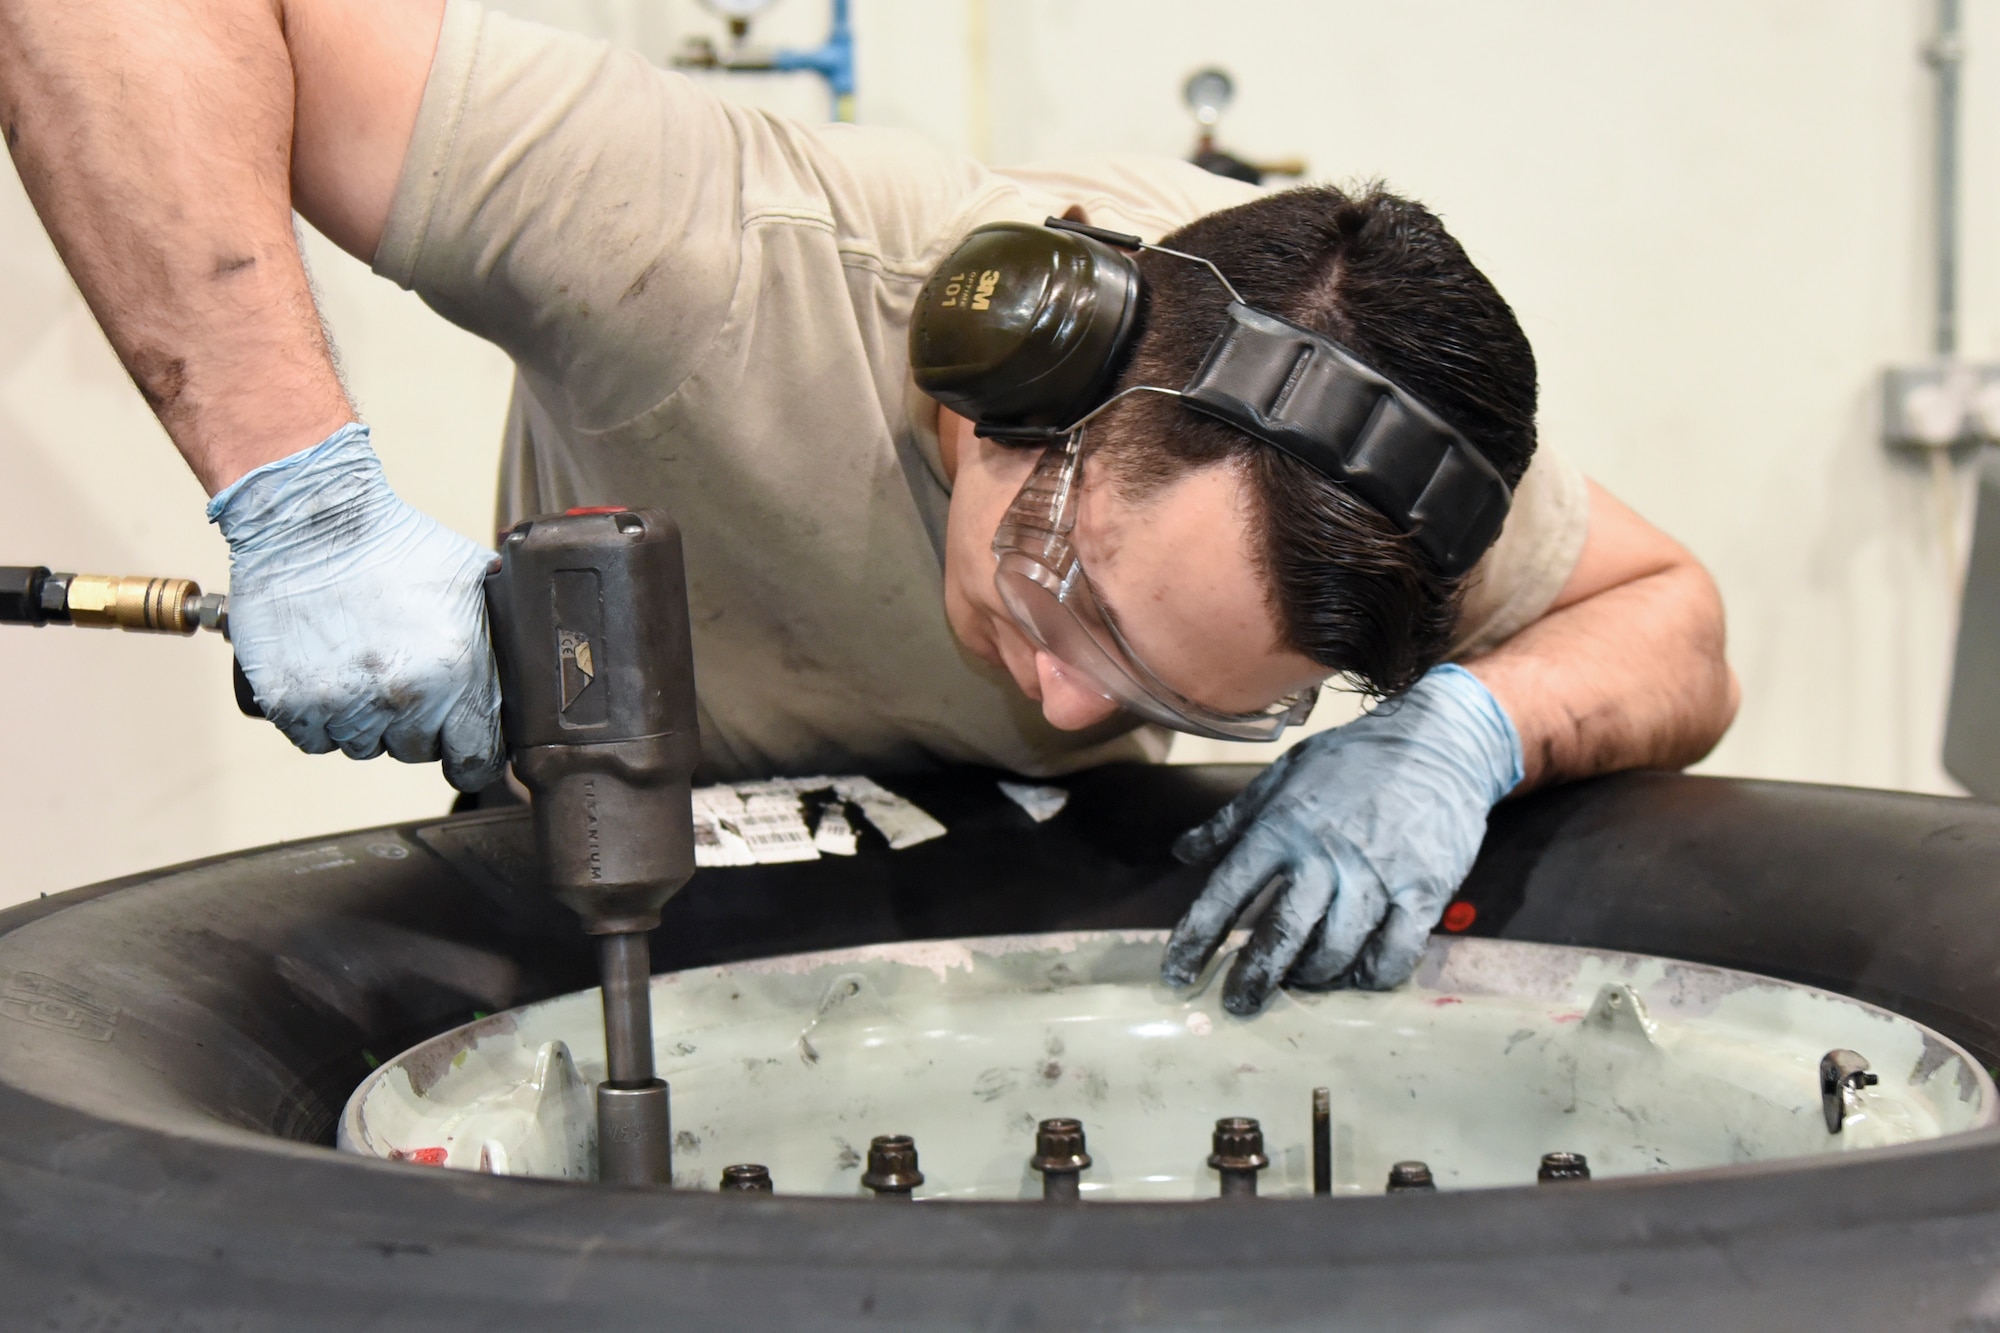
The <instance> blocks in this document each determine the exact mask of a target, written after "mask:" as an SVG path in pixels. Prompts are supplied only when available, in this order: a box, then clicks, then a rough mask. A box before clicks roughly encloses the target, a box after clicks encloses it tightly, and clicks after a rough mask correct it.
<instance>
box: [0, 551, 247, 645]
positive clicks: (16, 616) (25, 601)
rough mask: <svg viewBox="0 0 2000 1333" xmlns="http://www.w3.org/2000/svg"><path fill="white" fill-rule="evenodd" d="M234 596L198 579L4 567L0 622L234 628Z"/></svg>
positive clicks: (162, 630) (166, 630)
mask: <svg viewBox="0 0 2000 1333" xmlns="http://www.w3.org/2000/svg"><path fill="white" fill-rule="evenodd" d="M228 607H229V599H228V598H227V597H224V596H223V595H221V594H220V593H203V592H202V590H201V585H200V584H198V583H196V582H195V581H194V580H193V579H171V578H145V577H142V576H137V575H122V574H68V573H62V572H59V571H57V572H52V571H51V570H49V568H48V567H47V566H45V565H9V566H4V567H0V622H7V623H12V624H19V625H47V624H57V625H83V626H86V627H91V628H97V629H126V630H136V631H139V632H140V633H146V634H192V633H194V632H195V631H196V630H198V629H211V630H215V631H217V632H219V633H222V634H224V635H227V634H228V632H229V628H228V625H229V610H228Z"/></svg>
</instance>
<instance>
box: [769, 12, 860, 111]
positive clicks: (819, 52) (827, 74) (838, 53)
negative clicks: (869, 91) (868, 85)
mask: <svg viewBox="0 0 2000 1333" xmlns="http://www.w3.org/2000/svg"><path fill="white" fill-rule="evenodd" d="M847 8H848V0H833V27H832V29H831V30H830V31H829V32H828V33H827V35H826V41H825V43H824V44H822V45H820V46H814V47H804V48H799V49H796V50H790V51H774V52H772V54H771V68H772V69H779V70H788V71H804V72H806V73H809V74H817V75H819V76H820V77H821V78H823V79H825V80H826V84H827V87H828V88H829V89H830V90H832V93H833V118H834V119H835V120H842V121H852V120H853V119H854V28H853V25H852V24H851V23H850V22H849V16H848V12H847Z"/></svg>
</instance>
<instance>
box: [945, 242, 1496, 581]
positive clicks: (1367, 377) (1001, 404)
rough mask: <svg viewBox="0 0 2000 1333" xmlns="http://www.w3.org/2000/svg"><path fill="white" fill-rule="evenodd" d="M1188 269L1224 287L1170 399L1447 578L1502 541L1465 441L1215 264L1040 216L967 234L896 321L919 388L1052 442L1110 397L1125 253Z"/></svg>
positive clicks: (1126, 329) (985, 424)
mask: <svg viewBox="0 0 2000 1333" xmlns="http://www.w3.org/2000/svg"><path fill="white" fill-rule="evenodd" d="M1140 250H1157V251H1159V252H1160V253H1162V254H1167V255H1172V256H1174V257H1176V258H1179V259H1184V260H1188V261H1189V262H1192V263H1197V264H1201V265H1203V266H1204V267H1206V268H1207V269H1208V270H1209V272H1211V273H1213V274H1214V275H1215V278H1216V280H1217V281H1218V282H1219V283H1220V284H1221V285H1222V286H1223V288H1224V289H1225V290H1226V291H1227V292H1228V293H1229V297H1230V301H1229V306H1228V309H1227V312H1226V314H1225V316H1224V323H1223V326H1222V328H1221V329H1219V330H1218V331H1217V333H1216V337H1215V342H1214V343H1213V344H1212V345H1211V346H1210V347H1209V350H1208V355H1207V356H1206V357H1205V358H1203V360H1202V363H1201V366H1200V368H1199V369H1197V370H1196V371H1195V374H1194V378H1193V379H1191V380H1189V381H1188V383H1187V384H1186V385H1185V386H1184V387H1182V388H1180V389H1171V388H1167V387H1165V386H1155V385H1143V386H1134V388H1132V389H1128V390H1127V391H1126V392H1155V393H1167V394H1172V395H1174V396H1176V397H1178V398H1180V400H1181V401H1182V402H1184V403H1185V404H1187V406H1189V407H1191V408H1193V409H1194V410H1196V411H1198V412H1203V413H1206V414H1208V415H1209V416H1213V417H1216V418H1218V419H1220V420H1223V421H1226V422H1228V423H1229V424H1230V425H1232V426H1235V427H1236V428H1237V429H1239V430H1241V431H1243V432H1245V433H1246V434H1248V435H1250V436H1252V437H1254V438H1256V439H1259V440H1262V441H1263V442H1264V443H1266V444H1269V445H1271V446H1272V447H1273V448H1276V449H1281V450H1283V451H1284V452H1285V453H1287V454H1290V455H1291V456H1292V457H1294V458H1296V459H1298V460H1299V461H1300V462H1302V463H1304V464H1306V465H1307V466H1308V467H1310V468H1313V469H1314V470H1315V471H1318V472H1319V473H1321V474H1323V475H1324V476H1326V477H1328V478H1330V479H1332V480H1333V481H1336V482H1340V483H1341V484H1343V485H1345V486H1348V487H1349V488H1351V489H1352V490H1353V491H1354V493H1355V494H1357V495H1359V496H1360V497H1361V498H1362V499H1363V500H1365V501H1367V502H1368V503H1369V504H1370V505H1372V506H1374V507H1375V508H1376V509H1378V510H1380V511H1381V512H1382V513H1383V514H1385V515H1387V516H1388V518H1389V519H1390V521H1392V522H1394V523H1395V524H1396V525H1397V526H1398V527H1400V528H1401V529H1403V530H1404V531H1405V532H1408V533H1409V534H1410V535H1411V538H1412V539H1413V540H1414V541H1415V543H1416V544H1417V546H1418V548H1419V549H1420V550H1422V551H1423V552H1424V553H1425V555H1426V556H1428V557H1429V558H1430V560H1431V561H1432V562H1433V563H1434V564H1435V565H1436V566H1437V568H1438V570H1439V571H1440V572H1441V573H1444V574H1446V575H1458V574H1463V573H1465V572H1466V571H1467V570H1469V569H1471V568H1472V567H1473V565H1475V564H1476V563H1478V561H1479V557H1480V556H1481V555H1483V554H1485V552H1486V549H1487V548H1488V547H1489V546H1491V545H1492V544H1493V540H1494V538H1496V537H1498V536H1499V535H1500V527H1501V524H1502V523H1504V522H1505V521H1506V518H1507V509H1508V506H1509V505H1510V504H1512V502H1513V495H1512V492H1511V491H1510V490H1509V489H1508V487H1507V483H1506V482H1505V481H1504V480H1502V478H1501V476H1500V474H1499V472H1497V471H1496V470H1495V469H1494V467H1493V465H1492V464H1491V463H1490V462H1488V461H1487V459H1486V457H1485V455H1484V454H1482V453H1480V452H1479V450H1478V449H1477V448H1475V447H1474V446H1473V445H1472V443H1471V442H1470V441H1469V440H1467V439H1466V438H1465V437H1464V436H1463V435H1461V434H1459V433H1458V431H1456V430H1454V429H1453V428H1452V427H1451V426H1450V425H1448V424H1446V422H1445V421H1444V420H1443V419H1442V418H1440V417H1439V416H1438V415H1437V413H1436V412H1433V411H1432V410H1431V409H1430V408H1429V407H1427V406H1425V405H1424V404H1423V403H1422V402H1421V401H1420V400H1418V399H1417V398H1416V397H1415V396H1413V395H1411V394H1409V393H1407V392H1405V391H1404V390H1403V389H1402V388H1401V387H1400V386H1398V385H1397V384H1396V383H1395V382H1394V381H1392V380H1390V379H1389V378H1388V377H1387V376H1386V375H1383V374H1381V373H1380V372H1379V371H1376V370H1374V369H1372V368H1371V367H1369V366H1368V365H1366V364H1365V363H1363V362H1362V361H1361V359H1360V358H1359V357H1357V356H1355V355H1354V354H1353V353H1352V352H1350V351H1348V350H1347V349H1346V348H1344V347H1342V346H1341V345H1340V344H1338V343H1336V342H1334V341H1333V340H1332V339H1331V338H1328V337H1327V336H1326V335H1325V334H1321V333H1315V332H1314V331H1312V330H1311V329H1306V328H1301V327H1300V326H1299V325H1297V324H1293V323H1291V322H1290V321H1289V320H1285V319H1281V318H1279V317H1278V316H1276V315H1273V314H1269V313H1268V312H1265V311H1262V310H1258V309H1256V308H1254V307H1252V306H1250V305H1248V304H1247V303H1246V302H1244V300H1243V299H1242V297H1241V296H1239V295H1238V294H1237V291H1236V289H1235V287H1234V286H1233V285H1231V283H1230V282H1229V280H1228V278H1226V277H1224V276H1223V274H1222V273H1221V271H1220V270H1218V269H1217V268H1216V267H1215V265H1213V264H1211V263H1209V262H1208V261H1207V260H1205V259H1202V258H1201V257H1199V256H1197V255H1187V254H1182V253H1181V252H1179V251H1177V250H1168V249H1165V248H1164V247H1161V246H1153V245H1147V244H1146V243H1145V242H1143V241H1141V240H1140V239H1139V238H1138V237H1137V236H1128V235H1125V234H1123V233H1121V232H1114V231H1106V230H1105V229H1103V228H1101V227H1091V226H1088V225H1086V224H1084V223H1081V222H1070V221H1067V220H1064V219H1061V218H1050V219H1049V220H1048V222H1047V224H1046V225H1045V226H1041V227H1034V226H1028V225H1026V224H1023V223H1018V222H999V223H993V224H991V225H988V226H984V227H981V228H979V229H978V230H976V231H974V232H973V233H972V234H971V235H969V236H967V237H966V238H965V240H964V241H963V242H961V243H960V245H959V247H958V249H956V250H955V251H953V252H952V254H951V257H950V258H948V259H946V260H945V262H944V263H943V264H942V265H940V266H939V267H938V269H937V271H936V272H934V273H933V274H931V277H930V279H929V281H927V282H926V283H925V284H924V287H923V290H922V291H921V292H920V293H918V295H917V304H916V309H915V312H914V314H913V316H912V318H911V321H910V368H911V370H912V371H913V372H914V374H915V377H916V382H917V387H918V388H920V389H922V390H923V391H924V392H925V393H927V394H929V395H930V396H931V397H932V398H935V399H936V400H937V401H938V402H940V403H942V404H943V405H944V406H946V407H949V408H950V409H952V410H953V411H954V412H957V413H959V414H960V415H961V416H964V417H966V418H968V419H969V420H971V421H972V422H973V423H974V425H975V426H976V428H977V430H978V433H979V434H980V435H983V436H987V437H988V438H992V439H999V440H1009V441H1018V442H1021V443H1048V442H1051V441H1054V440H1058V439H1061V438H1062V437H1063V436H1065V435H1067V434H1068V433H1070V432H1071V431H1073V430H1075V429H1076V428H1077V426H1079V425H1080V424H1082V422H1083V421H1084V419H1085V418H1087V417H1089V416H1090V415H1091V414H1092V413H1094V412H1095V411H1096V410H1098V409H1099V408H1100V407H1103V406H1104V405H1105V404H1106V403H1108V402H1109V401H1110V394H1111V388H1112V385H1113V384H1114V383H1115V382H1116V380H1117V377H1118V374H1119V372H1120V371H1121V370H1122V369H1123V368H1124V365H1125V362H1126V358H1127V357H1128V356H1129V355H1130V353H1131V350H1132V343H1133V340H1134V336H1135V332H1136V329H1137V326H1138V317H1139V309H1140V305H1141V303H1142V300H1143V296H1144V286H1143V283H1142V281H1141V278H1140V274H1139V265H1138V263H1137V262H1136V261H1135V260H1134V258H1133V254H1134V253H1135V252H1137V251H1140Z"/></svg>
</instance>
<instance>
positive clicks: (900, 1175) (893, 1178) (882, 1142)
mask: <svg viewBox="0 0 2000 1333" xmlns="http://www.w3.org/2000/svg"><path fill="white" fill-rule="evenodd" d="M861 1183H862V1184H864V1185H866V1186H867V1187H868V1188H869V1189H871V1190H874V1191H875V1197H876V1198H878V1199H902V1200H905V1201H907V1200H908V1199H909V1197H910V1191H911V1190H914V1189H915V1188H916V1187H917V1186H919V1185H921V1184H923V1183H924V1173H923V1172H921V1171H919V1170H917V1144H916V1140H914V1139H912V1138H911V1137H910V1136H909V1135H908V1134H878V1135H877V1136H876V1137H875V1139H874V1140H873V1141H872V1142H871V1143H869V1145H868V1172H867V1174H866V1175H864V1176H862V1177H861Z"/></svg>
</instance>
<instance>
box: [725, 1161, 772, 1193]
mask: <svg viewBox="0 0 2000 1333" xmlns="http://www.w3.org/2000/svg"><path fill="white" fill-rule="evenodd" d="M719 1188H720V1189H721V1190H722V1192H723V1193H724V1194H769V1193H771V1170H770V1168H769V1167H765V1166H758V1165H756V1164H755V1163H744V1164H742V1165H739V1166H725V1167H723V1168H722V1184H721V1185H720V1186H719Z"/></svg>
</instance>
